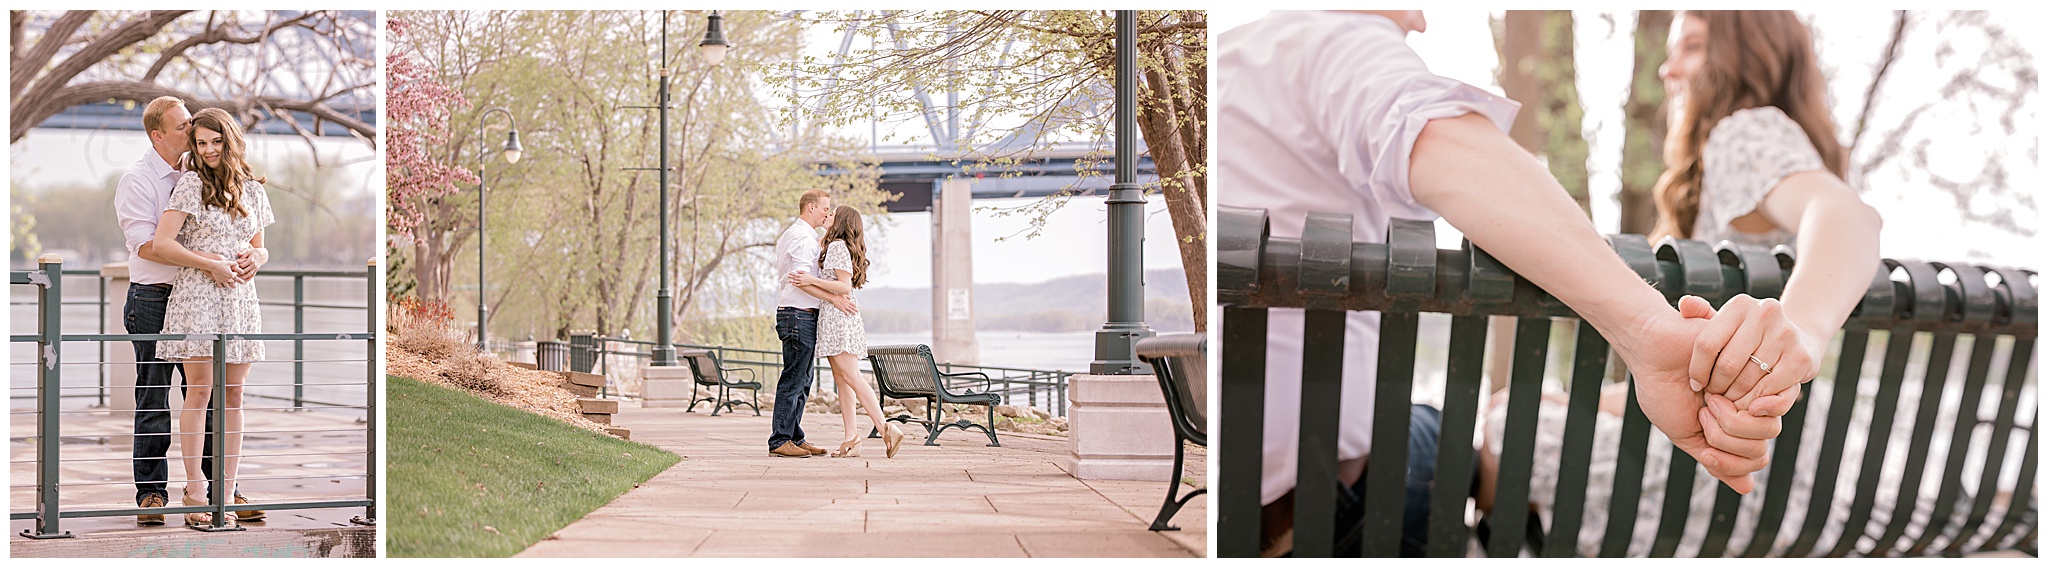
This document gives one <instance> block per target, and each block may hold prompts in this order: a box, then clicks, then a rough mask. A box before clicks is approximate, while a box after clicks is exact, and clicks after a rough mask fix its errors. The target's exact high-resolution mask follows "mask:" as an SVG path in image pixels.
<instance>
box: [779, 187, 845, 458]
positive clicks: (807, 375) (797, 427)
mask: <svg viewBox="0 0 2048 568" xmlns="http://www.w3.org/2000/svg"><path fill="white" fill-rule="evenodd" d="M797 211H798V214H797V218H796V221H795V222H793V223H790V224H789V228H787V229H784V230H783V231H782V236H780V237H777V238H776V239H775V272H776V273H777V274H781V275H784V276H787V275H789V274H790V273H792V272H808V273H811V274H817V273H818V229H819V228H820V227H824V226H825V224H827V223H830V222H832V196H831V195H829V194H826V193H825V192H824V191H823V190H817V189H813V190H808V191H805V192H804V194H803V197H800V198H798V199H797ZM778 280H780V281H781V284H780V286H781V287H780V288H779V289H777V290H776V293H775V304H776V307H775V335H776V337H777V338H779V339H781V340H782V376H781V378H779V379H777V380H776V382H775V417H774V418H773V419H772V420H771V422H770V424H771V426H770V431H769V434H768V453H769V454H771V455H775V456H780V457H789V458H807V457H811V456H814V455H823V454H824V453H825V449H824V448H820V447H817V446H814V445H811V443H810V442H808V441H805V440H804V429H803V424H802V422H803V416H804V403H805V401H806V400H807V399H808V398H809V396H810V392H811V379H812V378H814V377H815V376H816V375H817V373H816V372H815V369H814V367H813V366H814V365H815V364H816V363H817V359H818V357H817V355H816V349H817V345H818V306H821V305H823V304H824V303H825V302H831V303H832V304H833V305H835V306H838V307H839V309H840V310H841V311H844V312H846V313H849V314H851V313H854V309H855V308H854V304H853V300H852V299H850V298H847V297H845V296H833V295H831V294H828V293H826V292H825V291H823V290H819V289H817V288H816V287H802V288H799V287H797V286H793V285H790V283H789V279H788V278H780V279H778Z"/></svg>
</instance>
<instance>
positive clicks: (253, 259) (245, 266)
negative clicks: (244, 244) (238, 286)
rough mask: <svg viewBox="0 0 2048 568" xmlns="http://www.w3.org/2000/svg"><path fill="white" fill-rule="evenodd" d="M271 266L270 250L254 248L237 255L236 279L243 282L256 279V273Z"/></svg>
mask: <svg viewBox="0 0 2048 568" xmlns="http://www.w3.org/2000/svg"><path fill="white" fill-rule="evenodd" d="M265 264H270V249H262V248H252V249H248V250H244V251H242V252H240V253H237V254H236V255H235V278H236V279H237V280H240V281H242V282H248V281H250V280H255V279H256V271H257V270H259V269H261V268H263V265H265Z"/></svg>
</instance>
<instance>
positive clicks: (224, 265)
mask: <svg viewBox="0 0 2048 568" xmlns="http://www.w3.org/2000/svg"><path fill="white" fill-rule="evenodd" d="M194 254H197V255H199V258H202V259H205V260H204V262H202V263H201V264H200V265H199V266H196V267H194V268H198V269H199V270H200V272H204V273H206V277H207V278H212V279H213V284H214V285H215V286H219V287H222V288H233V287H235V286H237V285H239V284H241V283H242V279H241V278H240V277H237V276H236V275H235V271H236V268H235V262H234V261H230V260H228V259H227V257H223V256H221V255H217V254H213V253H210V252H196V251H195V252H194Z"/></svg>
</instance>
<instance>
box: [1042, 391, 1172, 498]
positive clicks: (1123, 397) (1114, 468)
mask: <svg viewBox="0 0 2048 568" xmlns="http://www.w3.org/2000/svg"><path fill="white" fill-rule="evenodd" d="M1067 397H1068V400H1069V401H1070V404H1071V406H1069V407H1068V409H1067V420H1068V424H1069V426H1068V428H1067V463H1068V464H1070V466H1071V467H1070V468H1069V471H1071V472H1073V474H1074V477H1075V478H1078V479H1124V480H1134V481H1168V480H1172V479H1173V478H1174V477H1175V474H1174V471H1173V444H1174V438H1173V422H1172V419H1171V418H1170V417H1169V415H1168V414H1167V412H1166V399H1165V398H1164V397H1163V395H1161V394H1160V392H1159V381H1158V379H1156V378H1154V377H1153V376H1152V375H1074V376H1071V377H1068V387H1067Z"/></svg>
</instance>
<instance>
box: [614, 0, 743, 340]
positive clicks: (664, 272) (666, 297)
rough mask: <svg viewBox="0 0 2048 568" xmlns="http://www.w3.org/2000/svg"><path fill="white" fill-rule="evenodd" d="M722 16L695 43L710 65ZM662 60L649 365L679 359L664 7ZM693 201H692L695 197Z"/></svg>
mask: <svg viewBox="0 0 2048 568" xmlns="http://www.w3.org/2000/svg"><path fill="white" fill-rule="evenodd" d="M722 19H723V18H720V17H719V15H718V11H717V10H712V11H711V17H710V19H709V22H708V25H707V29H706V30H705V31H704V41H702V42H699V43H698V44H697V51H698V52H699V53H700V54H702V55H703V56H704V61H705V62H707V63H710V64H711V65H712V66H713V67H716V66H719V65H722V64H724V63H725V49H726V47H727V44H726V42H725V31H724V30H723V29H722V26H721V25H720V23H721V20H722ZM661 63H662V68H661V81H660V85H659V86H658V87H656V88H657V92H656V95H655V97H656V100H657V102H656V103H655V107H654V108H655V112H656V113H657V114H658V115H659V117H660V119H659V120H660V123H661V126H660V131H659V134H658V135H659V136H660V137H661V139H660V142H658V143H657V145H658V146H660V151H659V152H660V157H659V158H658V159H659V160H660V161H661V165H660V166H659V167H657V168H655V169H656V170H658V172H659V173H657V174H656V176H657V181H656V183H658V184H660V193H661V215H660V217H661V228H660V231H661V235H660V238H659V240H660V241H661V270H660V272H661V287H660V288H658V289H656V290H655V292H654V352H653V354H652V355H653V357H651V359H652V360H651V361H650V362H649V364H650V365H653V366H656V367H670V366H674V365H676V364H677V363H678V361H677V360H676V344H675V332H674V328H675V325H674V324H675V322H674V314H673V312H674V311H675V290H674V287H673V286H672V284H671V282H670V280H669V276H668V273H669V264H670V260H669V257H670V254H669V236H670V235H669V229H668V172H669V165H668V164H669V160H668V110H669V78H670V76H671V73H670V70H669V68H668V67H667V65H668V11H667V10H663V11H662V12H661ZM630 108H646V107H630ZM692 201H693V202H694V200H692ZM692 226H694V223H693V224H692ZM692 242H695V235H694V234H693V235H692ZM693 254H694V252H693Z"/></svg>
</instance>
